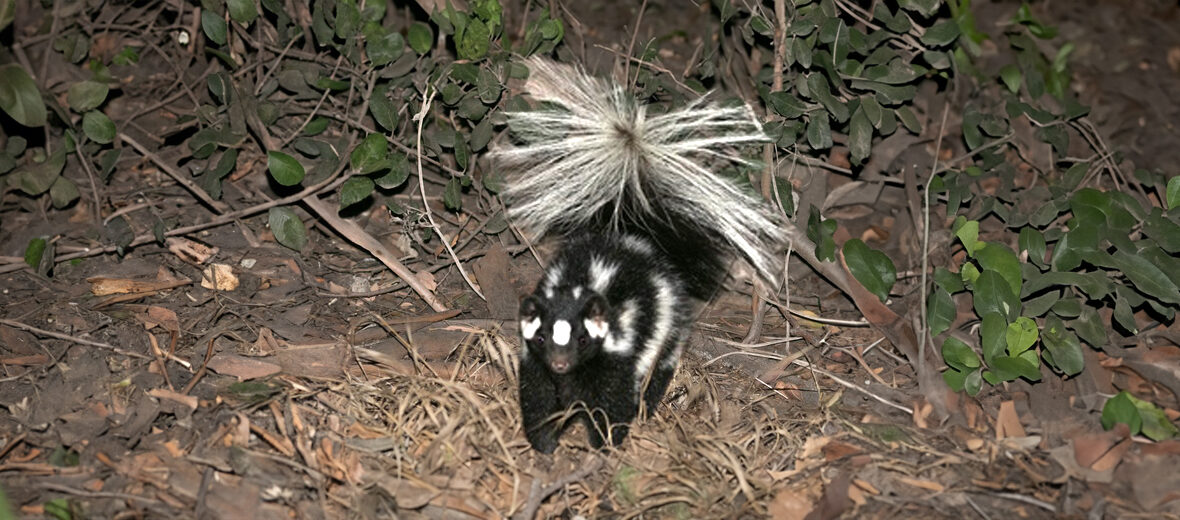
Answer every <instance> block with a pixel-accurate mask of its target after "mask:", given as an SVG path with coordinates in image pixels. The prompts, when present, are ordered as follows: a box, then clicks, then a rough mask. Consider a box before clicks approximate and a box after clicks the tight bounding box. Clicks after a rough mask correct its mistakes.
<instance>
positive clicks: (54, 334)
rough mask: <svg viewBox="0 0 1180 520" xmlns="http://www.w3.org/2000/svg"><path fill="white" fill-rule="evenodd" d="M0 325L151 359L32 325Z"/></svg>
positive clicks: (14, 322) (13, 322)
mask: <svg viewBox="0 0 1180 520" xmlns="http://www.w3.org/2000/svg"><path fill="white" fill-rule="evenodd" d="M0 325H8V326H9V327H14V328H18V329H21V330H26V331H29V332H32V333H33V334H37V335H41V336H49V337H51V338H57V339H64V340H66V341H72V342H74V343H77V344H79V345H86V346H88V347H94V348H100V349H103V350H109V351H111V352H114V353H116V354H122V355H124V356H128V357H133V358H139V359H148V360H150V359H152V357H151V356H146V355H144V354H140V353H138V352H131V351H127V350H123V349H121V348H119V347H115V346H112V345H107V344H106V343H99V342H97V341H90V340H88V339H82V338H76V337H74V336H70V335H68V334H62V333H60V332H53V331H49V330H45V329H39V328H37V327H34V326H32V325H26V324H24V323H21V322H19V321H12V320H5V319H0Z"/></svg>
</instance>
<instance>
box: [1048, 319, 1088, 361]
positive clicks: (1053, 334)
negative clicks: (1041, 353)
mask: <svg viewBox="0 0 1180 520" xmlns="http://www.w3.org/2000/svg"><path fill="white" fill-rule="evenodd" d="M1041 344H1043V345H1044V346H1045V361H1047V362H1048V363H1049V364H1050V365H1053V366H1054V367H1057V369H1058V370H1060V371H1062V372H1063V373H1065V375H1067V376H1072V375H1077V374H1080V373H1081V372H1082V369H1083V368H1085V367H1086V360H1085V358H1084V357H1083V355H1082V344H1081V342H1079V341H1078V337H1077V336H1076V335H1075V334H1074V333H1073V331H1070V330H1069V329H1067V328H1066V327H1065V323H1064V322H1062V321H1061V318H1058V317H1056V316H1053V315H1051V314H1050V315H1049V316H1048V317H1047V318H1045V327H1044V329H1043V331H1042V334H1041Z"/></svg>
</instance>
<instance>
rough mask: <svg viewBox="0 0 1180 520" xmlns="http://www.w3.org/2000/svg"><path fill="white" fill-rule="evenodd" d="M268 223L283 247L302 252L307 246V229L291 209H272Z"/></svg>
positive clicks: (282, 207)
mask: <svg viewBox="0 0 1180 520" xmlns="http://www.w3.org/2000/svg"><path fill="white" fill-rule="evenodd" d="M272 153H273V152H272ZM267 222H268V224H269V225H270V231H271V233H274V235H275V240H277V241H278V242H279V243H280V244H282V245H283V246H286V247H287V248H289V249H293V250H295V251H302V250H303V247H304V246H306V245H307V229H306V228H305V227H303V221H301V220H299V215H297V214H296V213H295V211H294V210H292V209H291V208H288V207H286V206H280V207H274V208H270V212H269V213H268V214H267Z"/></svg>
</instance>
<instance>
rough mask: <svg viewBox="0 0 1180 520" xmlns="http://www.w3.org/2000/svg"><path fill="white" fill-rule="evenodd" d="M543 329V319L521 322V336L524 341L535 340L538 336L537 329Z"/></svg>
mask: <svg viewBox="0 0 1180 520" xmlns="http://www.w3.org/2000/svg"><path fill="white" fill-rule="evenodd" d="M539 328H541V318H540V317H537V318H533V319H532V320H520V335H521V336H524V339H533V338H534V337H536V336H537V329H539Z"/></svg>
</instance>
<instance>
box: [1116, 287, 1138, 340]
mask: <svg viewBox="0 0 1180 520" xmlns="http://www.w3.org/2000/svg"><path fill="white" fill-rule="evenodd" d="M1114 321H1115V322H1116V323H1118V324H1119V325H1120V326H1121V327H1123V329H1124V330H1126V331H1127V332H1130V333H1131V334H1132V335H1135V334H1139V325H1138V324H1137V323H1135V315H1134V313H1132V312H1131V305H1130V304H1129V303H1127V299H1126V298H1124V297H1123V296H1121V295H1120V296H1118V297H1117V298H1115V300H1114Z"/></svg>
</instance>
